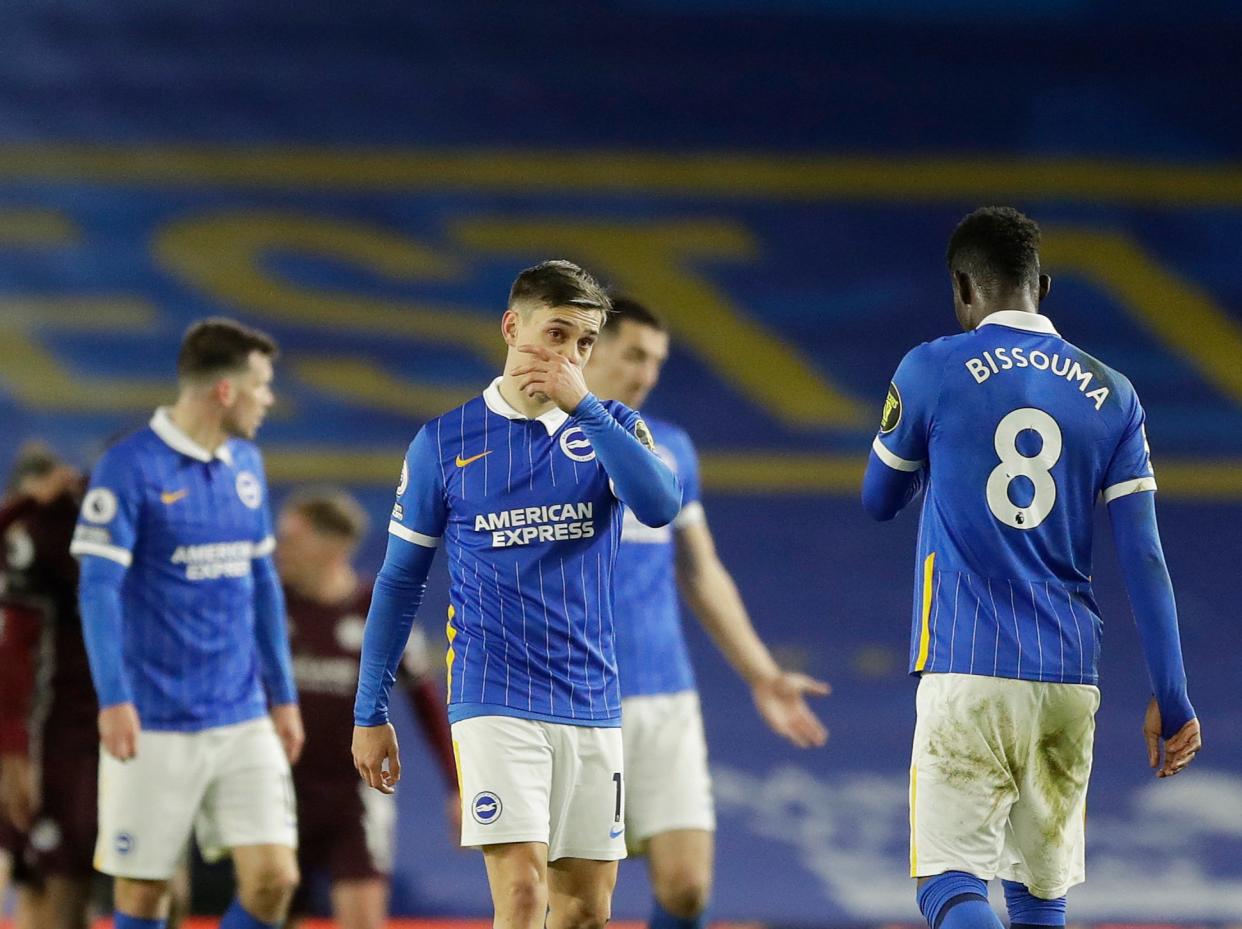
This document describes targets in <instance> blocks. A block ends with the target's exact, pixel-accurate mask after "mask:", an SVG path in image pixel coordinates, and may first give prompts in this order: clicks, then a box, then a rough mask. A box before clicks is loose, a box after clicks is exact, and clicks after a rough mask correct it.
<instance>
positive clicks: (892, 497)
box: [862, 449, 924, 522]
mask: <svg viewBox="0 0 1242 929" xmlns="http://www.w3.org/2000/svg"><path fill="white" fill-rule="evenodd" d="M923 478H924V471H923V469H921V468H920V469H919V470H917V471H899V470H897V469H895V468H892V467H890V466H889V465H887V464H885V463H884V462H883V461H881V460H880V458H879V456H878V455H876V453H875V451H874V449H873V450H872V452H871V456H870V457H869V458H868V459H867V472H866V474H864V475H863V485H862V504H863V509H865V510H866V511H867V513H868V514H869V515H870V516H871V518H872V519H876V520H879V521H880V522H885V521H887V520H890V519H892V518H893V517H894V516H896V515H897V514H898V513H900V512H901V511H902V510H903V509H905V507H906V506H907V505H908V504H909V503H910V501H911V500H913V499H914V498H915V497H917V496H918V495H919V491H921V490H922V489H923Z"/></svg>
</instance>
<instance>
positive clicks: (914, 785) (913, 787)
mask: <svg viewBox="0 0 1242 929" xmlns="http://www.w3.org/2000/svg"><path fill="white" fill-rule="evenodd" d="M918 782H919V780H918V768H916V767H915V766H914V765H910V876H911V877H918V876H919V853H918V846H917V845H916V844H915V830H914V808H915V807H914V805H915V801H916V800H917V799H918Z"/></svg>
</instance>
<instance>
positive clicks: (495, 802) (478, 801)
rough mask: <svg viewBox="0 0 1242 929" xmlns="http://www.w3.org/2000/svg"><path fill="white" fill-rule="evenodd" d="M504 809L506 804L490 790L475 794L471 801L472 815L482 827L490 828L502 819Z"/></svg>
mask: <svg viewBox="0 0 1242 929" xmlns="http://www.w3.org/2000/svg"><path fill="white" fill-rule="evenodd" d="M503 809H504V804H502V803H501V802H500V798H499V797H498V796H496V795H495V794H494V793H492V792H491V791H490V790H484V791H481V792H480V793H477V794H475V795H474V799H473V800H471V801H470V815H471V816H473V817H474V821H475V822H476V823H478V824H479V825H480V826H490V825H491V824H492V823H494V822H495V821H496V820H498V819H500V811H501V810H503Z"/></svg>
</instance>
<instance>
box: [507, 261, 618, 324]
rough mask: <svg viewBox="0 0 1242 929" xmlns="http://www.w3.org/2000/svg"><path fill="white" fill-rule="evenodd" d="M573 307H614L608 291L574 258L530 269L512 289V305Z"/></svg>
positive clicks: (510, 302) (524, 308)
mask: <svg viewBox="0 0 1242 929" xmlns="http://www.w3.org/2000/svg"><path fill="white" fill-rule="evenodd" d="M534 306H545V307H556V306H573V307H578V308H579V309H583V310H602V311H603V313H604V315H605V316H607V315H608V313H609V311H610V310H611V309H612V301H611V300H610V299H609V298H608V293H607V292H606V291H605V290H604V288H603V286H601V285H600V283H599V281H597V280H595V278H593V277H592V276H591V275H590V274H588V273H587V272H586V271H584V270H583V269H582V268H580V267H578V265H576V264H574V263H573V262H572V261H565V260H564V259H563V258H554V259H552V260H550V261H543V262H540V263H539V264H537V265H535V266H534V267H533V268H527V269H526V270H525V271H523V272H522V273H521V274H519V275H518V276H517V279H516V280H515V281H514V282H513V286H512V287H511V288H510V289H509V308H510V309H520V310H527V309H530V308H533V307H534Z"/></svg>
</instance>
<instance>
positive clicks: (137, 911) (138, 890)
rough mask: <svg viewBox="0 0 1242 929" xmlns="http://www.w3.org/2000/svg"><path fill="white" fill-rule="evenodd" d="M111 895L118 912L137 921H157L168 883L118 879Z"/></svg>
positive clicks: (126, 878) (125, 878)
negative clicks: (137, 919) (133, 917)
mask: <svg viewBox="0 0 1242 929" xmlns="http://www.w3.org/2000/svg"><path fill="white" fill-rule="evenodd" d="M112 893H113V901H114V902H115V904H116V908H117V910H119V911H120V912H122V913H125V914H126V915H128V916H137V917H138V918H139V919H158V918H160V917H161V915H162V914H163V912H164V907H165V905H166V904H165V898H166V897H167V895H168V882H167V881H142V880H136V879H134V878H129V877H118V878H117V879H116V883H115V884H114V885H113V891H112Z"/></svg>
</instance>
